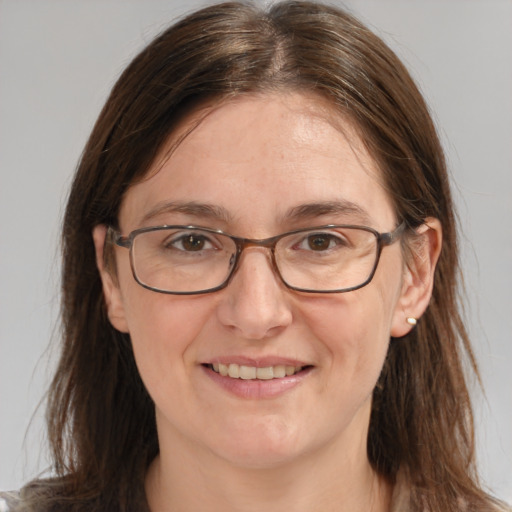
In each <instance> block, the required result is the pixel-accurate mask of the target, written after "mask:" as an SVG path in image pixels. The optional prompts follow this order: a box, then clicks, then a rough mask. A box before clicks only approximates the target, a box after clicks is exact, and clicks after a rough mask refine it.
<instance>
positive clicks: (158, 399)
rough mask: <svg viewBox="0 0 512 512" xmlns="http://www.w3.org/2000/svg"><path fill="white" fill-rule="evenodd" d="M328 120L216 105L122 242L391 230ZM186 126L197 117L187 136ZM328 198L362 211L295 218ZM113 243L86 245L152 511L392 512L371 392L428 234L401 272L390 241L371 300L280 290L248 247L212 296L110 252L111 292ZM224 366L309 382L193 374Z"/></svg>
mask: <svg viewBox="0 0 512 512" xmlns="http://www.w3.org/2000/svg"><path fill="white" fill-rule="evenodd" d="M328 112H329V109H328V107H327V106H326V105H324V103H323V102H322V101H321V100H320V99H319V98H316V97H312V96H304V95H300V94H295V93H290V94H273V95H266V96H244V97H242V98H240V99H236V100H234V101H230V102H227V103H224V104H222V105H220V106H217V107H215V108H213V109H212V110H211V112H209V114H208V115H207V116H206V117H204V119H202V121H201V122H200V123H199V125H198V126H197V127H196V128H194V129H193V130H192V131H191V133H190V134H188V135H187V136H186V137H185V138H184V140H183V141H182V142H181V143H180V144H179V145H178V146H177V148H175V149H174V150H173V152H172V154H170V156H169V154H168V149H169V147H170V146H171V145H172V143H173V141H174V140H175V139H176V138H177V137H179V134H180V130H178V132H177V133H176V134H174V135H173V137H172V138H171V139H170V140H169V146H168V147H167V148H164V150H163V151H162V154H161V155H160V157H158V158H157V159H156V160H155V163H154V165H153V168H152V169H151V171H150V173H149V175H148V178H147V179H146V180H144V181H142V182H140V183H138V184H135V185H133V186H132V187H131V188H130V189H129V191H128V193H127V194H126V196H125V198H124V201H123V204H122V207H121V211H120V215H119V222H120V229H121V232H122V233H123V235H127V234H128V233H129V232H130V231H132V230H134V229H137V228H140V227H144V226H151V225H161V224H195V225H201V226H205V227H209V228H220V229H222V230H224V231H226V232H228V233H230V234H233V235H237V236H243V237H250V238H266V237H270V236H274V235H276V234H279V233H283V232H285V231H289V230H292V229H296V228H302V227H308V226H310V227H311V226H318V225H322V224H327V223H347V224H362V225H368V226H370V227H373V228H375V229H376V230H378V231H380V232H387V231H391V230H393V229H394V228H395V227H396V225H397V219H396V218H395V214H394V209H393V206H392V204H391V202H390V199H389V198H388V197H387V194H386V193H385V191H384V190H383V188H382V187H381V185H380V184H379V181H378V170H377V169H376V168H375V165H374V163H373V161H372V159H371V158H370V157H369V155H368V154H367V152H366V151H365V150H364V148H363V146H362V143H361V141H360V140H359V139H358V137H357V136H356V135H355V133H354V130H353V129H352V127H351V126H350V124H349V123H348V122H346V121H343V120H340V119H339V117H338V118H337V119H334V118H331V117H330V115H329V113H328ZM193 122H194V114H193V115H192V116H190V117H189V119H187V120H185V121H184V122H183V123H182V126H181V131H182V132H184V131H186V130H187V129H188V128H189V127H190V126H192V124H191V123H193ZM340 128H341V129H340ZM170 201H180V202H191V201H193V202H194V203H205V204H206V203H207V204H208V205H213V206H215V208H217V209H218V208H222V211H223V215H222V218H220V217H213V216H211V215H206V214H205V213H204V211H203V212H201V211H199V212H197V211H196V212H192V211H182V212H172V211H165V209H164V211H161V206H162V205H163V204H166V203H168V202H170ZM335 201H336V202H343V201H344V202H350V203H351V204H352V205H355V206H357V209H354V208H351V209H349V210H347V211H337V212H325V211H324V212H323V213H322V212H319V211H316V213H314V212H309V213H310V214H309V215H305V216H301V217H300V218H298V217H296V216H295V217H293V216H290V215H289V214H290V212H291V211H292V210H293V209H294V208H297V207H298V206H301V205H304V204H310V203H321V204H325V203H326V202H329V203H332V202H335ZM159 208H160V210H159ZM157 210H159V211H157ZM189 210H190V209H189ZM317 210H318V208H317ZM150 213H151V215H152V216H151V218H147V216H148V214H150ZM105 229H106V228H105V226H97V227H96V228H95V230H94V233H93V235H94V240H95V244H96V249H97V259H98V266H99V269H100V273H101V276H102V279H103V285H104V293H105V298H106V303H107V307H108V313H109V318H110V320H111V322H112V324H113V325H114V327H116V328H117V329H118V330H120V331H123V332H129V333H130V336H131V339H132V342H133V347H134V352H135V358H136V361H137V365H138V368H139V371H140V374H141V376H142V379H143V381H144V383H145V385H146V387H147V389H148V391H149V393H150V395H151V397H152V398H153V400H154V402H155V407H156V417H157V428H158V436H159V442H160V455H159V456H158V457H157V459H155V461H154V462H153V464H152V465H151V468H150V470H149V472H148V476H147V479H146V491H147V496H148V502H149V504H150V507H151V509H152V510H154V511H156V510H158V511H160V510H162V511H164V510H172V511H195V510H202V511H210V510H211V511H217V510H219V511H220V510H224V511H225V510H237V511H256V510H258V511H260V510H267V511H273V510H276V511H277V510H283V507H286V509H289V510H294V511H299V512H300V511H311V510H323V511H330V510H337V511H350V512H357V511H359V510H361V511H363V510H364V511H366V512H367V511H369V510H374V511H384V510H388V508H389V503H390V497H391V492H392V489H391V488H390V486H389V485H388V483H387V482H385V481H383V480H382V479H380V478H379V477H378V476H377V475H376V474H375V473H374V472H373V470H372V468H371V466H370V464H369V462H368V459H367V454H366V438H367V433H368V424H369V417H370V411H371V394H372V390H373V388H374V386H375V383H376V381H377V379H378V376H379V373H380V371H381V368H382V365H383V362H384V358H385V355H386V352H387V348H388V344H389V340H390V336H403V335H404V334H406V333H407V332H408V331H409V330H410V329H411V326H410V325H408V323H407V322H406V318H407V317H409V316H412V317H417V318H418V317H420V316H421V314H422V313H423V311H424V310H425V308H426V306H427V304H428V300H429V298H430V293H431V287H432V279H433V277H432V276H433V271H434V267H435V262H436V260H437V256H438V254H439V250H440V246H441V230H440V227H439V223H438V222H437V221H435V220H433V219H429V220H428V221H427V223H426V224H425V226H423V227H422V228H421V229H420V230H419V232H420V235H421V239H422V241H423V243H420V244H418V246H417V247H418V249H417V254H416V257H415V258H414V261H413V262H409V264H408V265H405V263H404V261H403V256H402V251H401V248H400V243H395V244H393V245H391V246H389V247H386V248H384V249H383V252H382V255H381V260H380V262H379V266H378V269H377V272H376V274H375V276H374V278H373V280H372V282H371V283H370V284H369V285H367V286H366V287H364V288H362V289H360V290H357V291H353V292H349V293H342V294H328V295H320V294H305V293H297V292H294V291H291V290H289V289H287V288H286V287H285V286H284V284H283V283H282V282H281V281H280V280H279V278H278V277H277V276H276V275H275V273H274V271H273V269H272V267H271V265H270V261H269V255H268V251H267V250H266V249H264V248H254V247H253V248H250V249H248V250H246V251H245V252H244V254H243V256H242V260H241V265H240V267H239V269H238V271H237V273H236V274H235V276H234V277H233V280H232V281H231V282H230V284H229V285H228V286H227V287H226V288H225V289H223V290H221V291H218V292H215V293H210V294H203V295H196V296H176V295H164V294H159V293H155V292H152V291H149V290H146V289H144V288H142V287H141V286H139V285H138V284H137V283H136V282H135V280H134V279H133V276H132V273H131V269H130V264H129V257H128V251H127V250H126V249H123V248H119V247H117V248H116V249H115V251H116V265H117V277H116V278H114V277H113V276H112V275H111V274H110V273H109V272H108V271H107V270H106V269H105V268H104V267H103V263H102V262H103V255H102V250H103V249H102V248H103V242H104V237H105ZM234 357H235V358H237V357H244V358H249V359H250V360H253V361H255V362H256V363H255V364H256V365H257V364H259V363H258V362H259V361H261V360H262V358H265V357H273V358H287V359H293V360H295V361H299V362H301V363H303V364H307V365H311V366H312V369H311V370H310V371H309V373H307V375H306V376H305V377H304V378H302V379H300V381H299V382H298V384H297V385H294V386H293V387H291V388H290V389H288V390H286V391H285V392H283V393H279V394H278V395H277V396H273V397H265V398H260V399H259V398H254V397H251V398H243V397H240V396H236V395H234V394H233V393H230V392H229V391H227V390H226V389H225V388H223V387H222V386H220V385H218V384H217V383H216V382H215V381H214V380H212V378H211V377H210V376H209V375H208V371H206V370H205V368H204V366H203V365H204V364H205V363H210V362H212V361H220V362H222V361H225V360H230V358H234Z"/></svg>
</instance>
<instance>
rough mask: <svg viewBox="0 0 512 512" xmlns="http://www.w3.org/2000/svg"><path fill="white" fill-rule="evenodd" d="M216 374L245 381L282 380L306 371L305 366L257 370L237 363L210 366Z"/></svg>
mask: <svg viewBox="0 0 512 512" xmlns="http://www.w3.org/2000/svg"><path fill="white" fill-rule="evenodd" d="M208 367H209V368H210V369H212V370H213V371H214V372H216V373H218V374H220V375H222V376H223V377H231V378H232V379H243V380H254V379H258V380H271V379H282V378H283V377H290V376H291V375H295V374H296V373H298V372H300V371H301V370H303V369H304V367H303V366H288V365H277V366H266V367H263V368H257V367H256V366H244V365H238V364H235V363H231V364H222V363H214V364H210V365H208Z"/></svg>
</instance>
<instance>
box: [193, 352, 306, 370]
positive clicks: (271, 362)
mask: <svg viewBox="0 0 512 512" xmlns="http://www.w3.org/2000/svg"><path fill="white" fill-rule="evenodd" d="M214 363H215V364H225V365H229V364H237V365H239V366H254V367H256V368H266V367H269V366H295V367H298V366H311V364H310V363H307V362H305V361H301V360H298V359H292V358H286V357H278V356H265V357H246V356H235V355H233V356H225V357H222V356H219V357H214V358H212V359H210V360H208V361H204V362H203V364H214Z"/></svg>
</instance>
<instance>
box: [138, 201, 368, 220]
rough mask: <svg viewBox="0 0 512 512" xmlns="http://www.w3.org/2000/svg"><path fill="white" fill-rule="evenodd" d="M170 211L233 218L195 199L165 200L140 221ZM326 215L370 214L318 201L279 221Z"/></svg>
mask: <svg viewBox="0 0 512 512" xmlns="http://www.w3.org/2000/svg"><path fill="white" fill-rule="evenodd" d="M172 213H181V214H185V215H190V216H193V217H198V218H203V219H210V220H213V221H218V222H219V221H220V222H224V223H226V224H227V223H230V222H231V221H232V220H233V216H232V215H231V214H230V213H229V211H228V210H226V209H225V208H223V207H222V206H218V205H214V204H209V203H198V202H195V201H167V202H163V203H159V204H157V205H156V206H155V207H153V208H152V209H151V210H150V211H149V212H148V213H146V214H145V215H144V216H143V217H142V223H143V224H144V223H146V222H149V221H150V220H152V219H153V218H155V217H158V216H159V215H165V214H172ZM327 215H336V216H340V215H341V216H355V217H357V221H359V222H363V223H366V224H369V223H370V215H369V214H368V212H367V211H366V210H365V209H364V208H362V207H361V206H359V205H358V204H356V203H353V202H351V201H347V200H337V201H320V202H311V203H305V204H300V205H297V206H294V207H293V208H290V209H289V210H288V211H287V212H285V214H284V215H283V216H282V217H281V222H283V223H286V222H295V223H297V222H301V221H306V220H311V219H314V218H316V217H322V216H327Z"/></svg>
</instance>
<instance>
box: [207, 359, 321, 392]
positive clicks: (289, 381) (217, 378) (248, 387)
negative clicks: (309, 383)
mask: <svg viewBox="0 0 512 512" xmlns="http://www.w3.org/2000/svg"><path fill="white" fill-rule="evenodd" d="M202 368H203V370H204V372H205V373H206V375H208V377H209V378H210V379H212V380H213V381H214V382H215V383H216V384H218V385H219V386H221V387H222V388H224V389H225V390H226V391H228V392H229V393H231V394H233V395H235V396H237V397H239V398H247V399H253V400H254V399H260V400H261V399H265V398H273V397H276V396H279V395H281V394H283V393H285V392H287V391H289V390H291V389H293V388H294V387H296V386H298V385H299V384H301V382H302V381H303V380H304V379H305V378H306V377H307V376H308V375H309V374H310V373H311V370H312V368H306V369H304V370H302V371H300V372H299V373H296V374H295V375H290V376H287V377H283V378H281V379H269V380H258V379H252V380H244V379H232V378H231V377H223V376H222V375H220V374H219V373H217V372H215V371H213V370H212V369H211V368H209V367H207V366H203V367H202Z"/></svg>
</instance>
